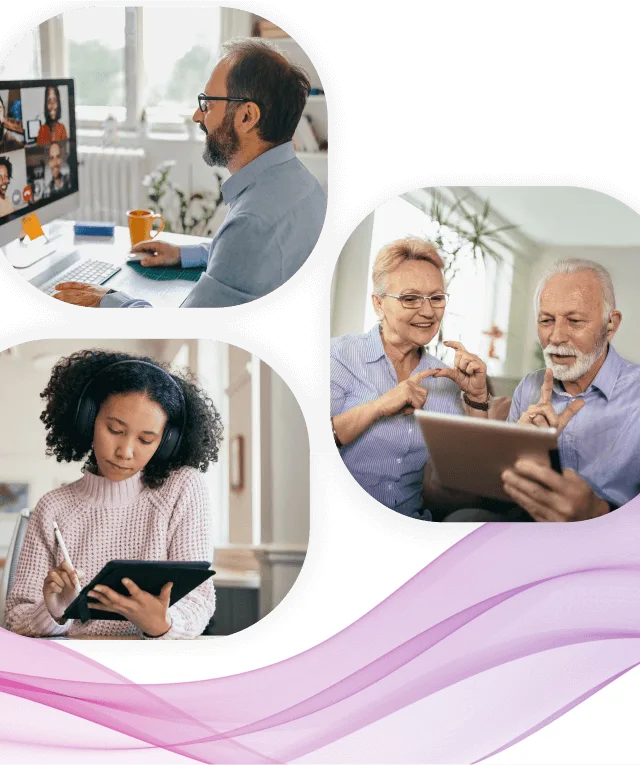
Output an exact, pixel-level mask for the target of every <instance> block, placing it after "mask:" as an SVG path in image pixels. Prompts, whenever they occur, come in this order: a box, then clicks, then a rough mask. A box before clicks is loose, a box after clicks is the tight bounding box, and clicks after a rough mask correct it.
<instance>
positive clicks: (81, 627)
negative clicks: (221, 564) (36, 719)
mask: <svg viewBox="0 0 640 766" xmlns="http://www.w3.org/2000/svg"><path fill="white" fill-rule="evenodd" d="M41 396H42V398H43V399H44V400H45V402H46V407H45V410H44V412H43V413H42V415H41V416H40V417H41V420H42V421H43V422H44V424H45V427H46V429H47V437H46V443H47V454H49V455H55V457H56V458H57V460H58V461H65V462H71V461H84V468H83V476H82V478H81V479H79V480H78V481H75V482H73V483H71V484H68V485H66V486H63V487H60V488H58V489H55V490H53V491H52V492H48V493H47V494H46V495H44V497H42V498H41V500H40V502H39V503H38V505H37V506H36V508H35V510H34V512H33V514H32V516H31V518H30V521H29V526H28V529H27V534H26V537H25V541H24V545H23V547H22V551H21V554H20V559H19V562H18V568H17V571H16V577H15V581H14V584H13V587H12V589H11V591H10V593H9V596H8V599H7V612H6V625H7V627H8V628H9V629H10V630H13V631H14V632H16V633H20V634H22V635H26V636H58V635H67V636H82V635H140V634H142V635H143V636H144V637H145V638H194V637H195V636H198V635H200V634H201V633H202V631H203V630H204V628H205V626H206V625H207V623H208V621H209V619H210V618H211V615H212V614H213V610H214V607H215V594H214V589H213V585H212V583H211V581H210V580H209V581H207V582H206V583H203V584H202V585H200V586H199V587H198V588H196V589H194V590H193V591H192V592H191V593H189V594H188V595H187V596H185V597H184V598H182V599H181V600H180V601H178V602H177V603H176V604H174V605H173V606H171V607H170V606H169V599H170V591H171V584H170V583H167V584H166V585H165V586H164V588H163V589H162V592H161V594H160V595H159V596H157V597H156V596H154V595H152V594H150V593H146V592H144V591H143V590H141V589H140V588H138V587H137V585H136V584H135V583H133V582H131V581H124V584H125V586H126V587H127V590H128V591H129V594H130V595H129V596H127V597H125V596H121V595H119V594H117V593H116V592H115V591H113V590H111V589H109V588H107V587H105V586H98V587H97V588H96V590H93V591H90V593H89V595H90V597H91V598H92V599H95V600H96V603H92V604H91V608H92V609H96V610H102V611H110V612H116V613H118V614H120V615H122V616H123V617H125V618H126V620H90V621H89V622H86V623H84V624H82V623H80V622H78V621H75V620H66V621H65V620H62V619H61V616H62V614H63V613H64V610H65V609H66V607H67V606H68V605H69V604H70V603H71V602H72V601H73V599H74V598H75V595H76V586H77V585H78V584H79V581H80V580H85V581H87V582H88V581H90V580H91V579H92V578H93V577H94V576H95V575H96V574H97V573H98V572H99V571H100V570H101V569H102V567H103V566H104V565H105V564H106V563H107V562H109V561H111V560H112V559H135V560H158V561H164V560H169V561H172V560H173V561H210V560H211V555H212V552H213V542H212V537H211V509H210V507H209V499H208V495H207V491H206V488H205V484H204V482H203V480H202V477H201V476H200V473H199V472H204V471H206V470H207V468H208V467H209V463H211V462H213V461H215V460H216V459H217V455H218V446H219V443H220V440H221V438H222V425H221V422H220V416H219V414H218V412H217V411H216V409H215V407H214V405H213V403H212V402H211V400H210V399H209V398H208V397H207V396H206V394H205V393H204V392H203V391H202V390H201V389H200V388H199V387H198V385H197V384H196V383H195V382H194V380H193V379H191V377H190V376H188V375H183V374H176V373H175V372H171V371H170V370H169V368H167V367H166V366H163V365H161V364H158V363H157V362H154V361H153V360H152V359H149V358H147V357H136V356H131V355H128V354H124V353H119V352H111V351H100V350H87V351H80V352H77V353H75V354H72V355H71V356H69V357H66V358H63V359H61V360H60V361H59V362H58V363H57V364H56V365H55V367H54V368H53V372H52V375H51V379H50V380H49V383H48V385H47V387H46V388H45V390H44V391H43V392H42V394H41ZM54 523H57V525H58V527H59V529H60V532H61V533H62V537H63V539H64V541H65V543H66V546H67V548H68V551H69V557H70V559H71V561H72V562H73V564H74V566H75V567H76V569H72V568H71V567H70V566H69V565H68V564H66V563H65V561H64V559H63V554H62V551H61V550H60V548H59V547H58V544H57V542H56V537H55V535H54ZM98 588H99V590H98Z"/></svg>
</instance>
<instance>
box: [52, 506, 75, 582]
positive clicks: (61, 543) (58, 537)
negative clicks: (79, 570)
mask: <svg viewBox="0 0 640 766" xmlns="http://www.w3.org/2000/svg"><path fill="white" fill-rule="evenodd" d="M53 533H54V535H55V536H56V540H57V541H58V546H59V548H60V550H61V551H62V555H63V557H64V560H65V561H66V562H67V564H68V565H69V566H70V567H71V569H73V570H74V571H75V567H74V566H73V564H72V563H71V557H70V556H69V551H68V550H67V546H66V545H65V544H64V539H63V537H62V534H61V533H60V530H59V529H58V524H57V523H56V522H55V521H54V522H53ZM74 587H75V591H76V593H80V590H81V588H80V585H79V584H78V582H77V580H76V581H75V582H74Z"/></svg>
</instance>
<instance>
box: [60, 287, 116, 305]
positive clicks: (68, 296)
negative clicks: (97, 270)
mask: <svg viewBox="0 0 640 766" xmlns="http://www.w3.org/2000/svg"><path fill="white" fill-rule="evenodd" d="M56 290H57V292H55V293H54V294H53V297H54V298H55V299H56V300H58V301H64V303H73V305H74V306H88V307H89V308H98V306H100V301H101V300H102V298H103V297H104V296H105V295H106V294H107V293H108V292H109V288H108V287H100V286H98V285H87V284H85V283H84V282H61V283H60V284H59V285H56Z"/></svg>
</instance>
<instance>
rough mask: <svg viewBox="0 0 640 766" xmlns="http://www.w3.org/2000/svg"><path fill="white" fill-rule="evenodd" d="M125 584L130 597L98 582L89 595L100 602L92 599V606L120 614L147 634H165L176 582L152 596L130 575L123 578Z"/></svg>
mask: <svg viewBox="0 0 640 766" xmlns="http://www.w3.org/2000/svg"><path fill="white" fill-rule="evenodd" d="M122 584H123V585H124V587H125V588H126V589H127V590H128V591H129V594H130V595H129V596H121V595H120V594H119V593H116V591H115V590H113V589H112V588H108V587H107V586H106V585H96V587H95V588H94V589H93V590H90V591H89V593H88V594H87V595H88V596H90V597H91V598H95V599H96V601H97V602H99V603H91V602H89V608H90V609H96V610H97V611H102V612H115V613H116V614H121V615H122V616H123V617H126V618H127V620H129V622H131V623H133V624H134V625H135V626H136V628H139V629H140V630H141V631H142V632H143V633H146V634H147V635H148V636H154V637H158V636H162V635H163V634H164V633H166V632H167V631H168V630H169V628H170V627H171V617H169V614H168V612H169V602H170V596H171V588H172V587H173V583H172V582H168V583H166V584H165V585H163V586H162V590H161V591H160V595H159V596H152V595H151V593H147V591H144V590H142V589H141V588H138V586H137V585H136V584H135V583H134V582H133V580H130V579H129V578H127V577H125V578H124V579H123V580H122Z"/></svg>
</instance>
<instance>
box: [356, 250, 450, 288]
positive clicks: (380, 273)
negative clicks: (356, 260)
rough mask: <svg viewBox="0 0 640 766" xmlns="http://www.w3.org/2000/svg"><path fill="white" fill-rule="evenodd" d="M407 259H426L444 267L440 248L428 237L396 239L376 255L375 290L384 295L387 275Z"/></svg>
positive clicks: (373, 278)
mask: <svg viewBox="0 0 640 766" xmlns="http://www.w3.org/2000/svg"><path fill="white" fill-rule="evenodd" d="M406 261H426V262H427V263H431V264H433V265H434V266H435V267H436V268H437V269H439V270H440V271H442V270H443V269H444V262H443V260H442V257H441V256H440V253H439V252H438V248H437V247H436V246H435V245H434V244H433V242H429V241H428V240H426V239H420V237H405V238H404V239H396V240H395V241H394V242H390V243H389V244H388V245H385V246H384V247H383V248H382V250H380V252H379V253H378V255H376V259H375V261H374V262H373V271H372V275H371V278H372V281H373V292H374V293H375V294H376V295H382V293H384V291H385V289H386V287H385V285H386V281H387V276H388V275H389V274H390V273H391V272H392V271H395V269H397V268H398V266H401V265H402V264H403V263H405V262H406Z"/></svg>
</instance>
